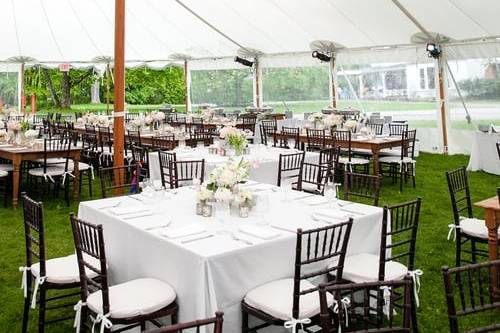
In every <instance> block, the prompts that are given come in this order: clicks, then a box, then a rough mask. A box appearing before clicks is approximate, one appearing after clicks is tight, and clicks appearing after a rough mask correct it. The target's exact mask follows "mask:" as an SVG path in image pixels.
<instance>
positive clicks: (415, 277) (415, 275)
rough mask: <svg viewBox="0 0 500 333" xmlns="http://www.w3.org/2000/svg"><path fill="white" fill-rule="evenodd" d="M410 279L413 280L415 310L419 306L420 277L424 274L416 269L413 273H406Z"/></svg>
mask: <svg viewBox="0 0 500 333" xmlns="http://www.w3.org/2000/svg"><path fill="white" fill-rule="evenodd" d="M408 274H410V276H411V279H412V280H413V294H414V295H415V305H416V306H417V308H418V307H419V306H420V301H419V299H418V293H419V292H420V277H421V276H422V275H423V274H424V272H423V271H422V270H421V269H416V270H414V271H408Z"/></svg>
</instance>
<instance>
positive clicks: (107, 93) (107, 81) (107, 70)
mask: <svg viewBox="0 0 500 333" xmlns="http://www.w3.org/2000/svg"><path fill="white" fill-rule="evenodd" d="M110 73H111V69H110V68H109V63H107V64H106V114H108V115H109V92H110V84H109V76H110Z"/></svg>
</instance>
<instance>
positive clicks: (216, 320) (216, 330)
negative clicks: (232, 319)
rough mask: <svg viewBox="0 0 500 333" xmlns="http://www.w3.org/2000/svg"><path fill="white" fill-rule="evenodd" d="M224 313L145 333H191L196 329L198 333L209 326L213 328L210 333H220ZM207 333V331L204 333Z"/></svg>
mask: <svg viewBox="0 0 500 333" xmlns="http://www.w3.org/2000/svg"><path fill="white" fill-rule="evenodd" d="M223 317H224V313H223V312H221V311H217V312H216V313H215V317H213V318H209V319H201V320H195V321H191V322H189V323H182V324H176V325H172V326H166V327H164V328H159V329H154V330H150V331H147V332H146V333H182V332H184V331H185V330H187V331H189V332H191V331H192V330H194V329H196V333H200V332H201V331H202V329H203V328H204V329H205V330H208V329H209V327H210V326H213V330H211V332H212V333H222V326H223V322H224V318H223ZM204 332H208V331H204Z"/></svg>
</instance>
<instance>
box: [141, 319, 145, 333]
mask: <svg viewBox="0 0 500 333" xmlns="http://www.w3.org/2000/svg"><path fill="white" fill-rule="evenodd" d="M145 330H146V322H145V321H141V332H144V331H145Z"/></svg>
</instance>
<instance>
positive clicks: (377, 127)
mask: <svg viewBox="0 0 500 333" xmlns="http://www.w3.org/2000/svg"><path fill="white" fill-rule="evenodd" d="M366 127H368V128H369V129H370V130H371V131H372V133H374V134H375V135H382V134H383V133H384V123H368V124H366Z"/></svg>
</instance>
